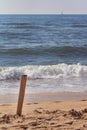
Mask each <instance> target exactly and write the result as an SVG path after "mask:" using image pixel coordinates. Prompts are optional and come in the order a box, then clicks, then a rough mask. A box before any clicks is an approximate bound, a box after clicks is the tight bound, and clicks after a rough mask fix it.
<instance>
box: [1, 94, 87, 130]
mask: <svg viewBox="0 0 87 130" xmlns="http://www.w3.org/2000/svg"><path fill="white" fill-rule="evenodd" d="M37 95H38V94H36V95H34V94H32V95H30V96H29V95H27V96H26V97H25V102H24V105H23V111H22V116H18V115H16V109H17V103H16V102H15V101H16V100H14V99H15V97H16V98H17V95H14V96H13V99H12V95H9V96H8V95H3V96H2V95H0V101H1V100H2V102H0V130H16V129H18V130H87V100H86V99H87V96H86V95H87V93H86V92H85V93H69V92H68V93H66V92H65V93H53V94H39V96H38V97H39V98H36V99H35V96H37ZM47 95H48V96H47ZM66 95H67V96H66ZM70 95H71V96H70ZM1 97H2V98H1ZM8 97H9V98H8ZM29 97H34V99H33V98H30V100H29ZM40 97H41V98H40ZM42 97H43V98H42ZM44 97H45V98H44ZM47 97H48V99H47ZM53 97H54V99H53ZM59 97H60V98H59ZM65 97H66V98H65ZM10 98H11V100H9V99H10ZM31 99H32V100H31ZM40 99H41V100H40ZM49 99H50V100H49ZM28 100H29V101H28ZM12 101H13V103H12Z"/></svg>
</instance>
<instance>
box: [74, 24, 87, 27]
mask: <svg viewBox="0 0 87 130" xmlns="http://www.w3.org/2000/svg"><path fill="white" fill-rule="evenodd" d="M72 27H77V28H87V24H74V25H72Z"/></svg>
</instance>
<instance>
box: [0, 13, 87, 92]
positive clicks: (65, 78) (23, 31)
mask: <svg viewBox="0 0 87 130" xmlns="http://www.w3.org/2000/svg"><path fill="white" fill-rule="evenodd" d="M23 74H26V75H27V76H28V79H27V86H26V93H45V92H49V93H50V92H64V91H69V92H81V91H87V15H0V94H14V93H18V91H19V86H20V78H21V75H23Z"/></svg>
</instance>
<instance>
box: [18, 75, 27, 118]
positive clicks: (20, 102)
mask: <svg viewBox="0 0 87 130" xmlns="http://www.w3.org/2000/svg"><path fill="white" fill-rule="evenodd" d="M26 80H27V75H22V77H21V83H20V91H19V98H18V105H17V115H19V116H21V114H22V107H23V100H24V94H25V87H26Z"/></svg>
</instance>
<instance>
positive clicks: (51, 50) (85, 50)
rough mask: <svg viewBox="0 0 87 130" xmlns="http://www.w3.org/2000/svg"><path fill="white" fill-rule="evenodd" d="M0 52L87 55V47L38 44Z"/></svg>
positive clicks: (0, 52)
mask: <svg viewBox="0 0 87 130" xmlns="http://www.w3.org/2000/svg"><path fill="white" fill-rule="evenodd" d="M0 54H12V55H20V54H22V55H24V54H29V55H40V54H54V55H59V56H62V55H77V54H79V55H80V56H81V55H84V56H87V47H85V46H84V47H72V46H64V47H56V46H55V47H44V46H36V47H30V48H11V49H1V51H0Z"/></svg>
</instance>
